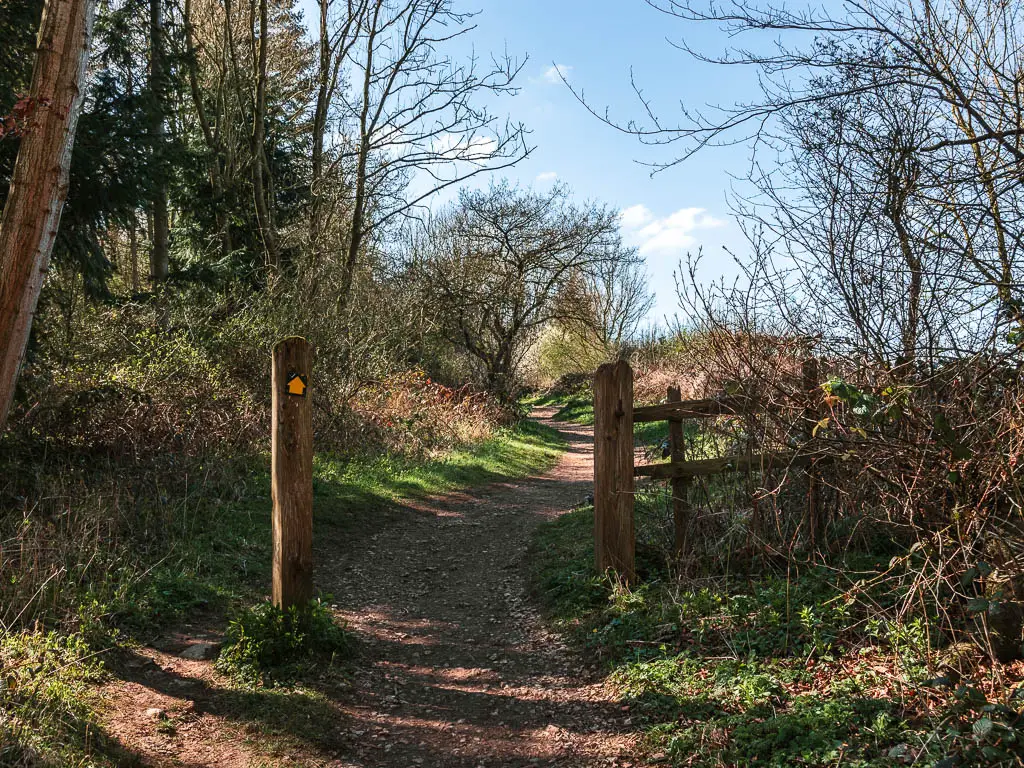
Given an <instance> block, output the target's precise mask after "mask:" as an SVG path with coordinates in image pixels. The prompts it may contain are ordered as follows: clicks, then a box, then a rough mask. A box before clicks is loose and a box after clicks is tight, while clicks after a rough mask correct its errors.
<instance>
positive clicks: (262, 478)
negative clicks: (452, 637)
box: [0, 422, 562, 766]
mask: <svg viewBox="0 0 1024 768" xmlns="http://www.w3.org/2000/svg"><path fill="white" fill-rule="evenodd" d="M561 449H562V443H561V441H560V439H559V438H558V436H557V433H555V432H553V431H552V430H549V429H546V428H544V427H542V426H539V425H537V424H535V423H532V422H524V423H522V424H520V425H519V426H518V427H515V428H511V429H501V430H498V431H497V432H495V433H494V434H493V436H491V437H490V438H489V439H486V440H484V441H482V442H479V443H477V444H475V445H469V446H463V447H460V448H457V449H455V450H451V451H446V452H443V453H439V454H437V455H435V456H433V457H431V458H427V459H420V460H415V459H410V458H398V457H394V456H374V457H355V458H351V457H350V458H348V459H341V458H337V457H332V456H328V455H319V456H317V458H316V462H315V467H314V526H315V530H314V541H315V543H317V544H318V545H326V544H329V543H331V542H338V541H341V542H344V543H345V544H344V545H345V546H353V547H354V546H359V545H360V541H361V538H362V537H363V536H365V535H366V533H367V531H372V530H380V529H381V527H382V526H385V525H387V524H388V521H389V520H394V519H396V518H398V517H400V516H401V515H402V514H404V512H403V508H402V504H403V502H404V501H405V500H411V499H415V498H422V497H424V496H428V495H431V494H436V493H443V492H445V491H449V490H454V489H458V488H465V487H469V486H475V485H482V484H486V483H489V482H492V481H496V480H500V479H506V478H509V477H520V476H525V475H529V474H533V473H536V472H540V471H542V470H544V469H546V468H548V467H550V466H551V465H552V464H553V463H554V462H555V461H556V460H557V456H558V454H559V453H560V451H561ZM66 458H67V457H65V459H66ZM5 460H6V461H7V466H8V467H12V466H14V465H18V466H19V467H20V468H21V470H22V471H34V472H35V473H37V475H38V474H41V473H44V472H45V469H46V467H45V465H41V464H40V463H39V462H38V461H32V462H30V461H29V460H27V459H25V458H24V457H15V456H12V455H10V454H5ZM60 466H62V467H63V468H64V469H65V470H67V471H66V472H65V475H64V477H63V478H62V479H61V480H60V481H59V482H58V481H57V480H54V481H53V483H51V484H50V485H49V487H51V488H56V487H58V486H59V487H60V488H61V489H64V491H65V492H66V493H65V495H62V496H61V498H62V499H64V502H62V503H63V509H64V518H65V519H63V520H62V519H61V510H60V509H59V508H58V509H54V510H47V511H48V512H49V514H46V515H43V514H41V510H40V509H39V508H37V509H33V510H26V511H25V513H24V518H23V519H24V523H23V524H22V525H21V526H19V528H20V529H21V530H20V531H16V533H20V535H21V537H22V543H23V547H22V551H24V552H29V551H30V550H29V549H26V547H37V548H40V549H41V548H42V547H43V546H47V545H48V546H50V547H51V548H59V549H60V552H59V553H55V552H52V551H51V552H50V553H49V558H48V560H47V561H46V562H47V563H48V566H47V567H48V571H47V572H46V573H44V572H43V566H42V564H41V565H40V566H39V568H38V569H37V570H38V571H39V572H38V573H34V574H33V573H31V572H29V571H27V570H26V569H25V568H24V567H22V568H20V569H19V568H17V567H15V566H17V565H21V566H25V565H28V564H29V563H30V560H29V559H28V558H26V559H23V560H22V561H21V562H20V563H13V564H11V565H9V566H8V567H9V571H10V573H12V574H13V573H16V572H20V573H22V574H24V575H23V576H22V577H21V578H20V580H19V579H18V578H15V577H13V576H12V577H11V578H10V579H8V580H6V581H5V583H4V586H3V587H2V593H3V595H4V597H5V601H4V608H3V621H4V626H5V627H6V629H5V630H4V631H3V636H2V638H0V671H2V673H3V678H2V679H3V681H4V686H3V688H2V693H0V766H8V765H26V766H30V765H31V766H36V765H52V766H63V765H77V766H107V765H123V764H131V760H130V758H129V757H128V756H126V755H124V754H121V753H120V750H119V747H118V746H117V744H116V743H114V742H113V741H112V740H109V739H106V738H105V737H104V736H103V731H102V729H101V728H100V727H99V726H98V725H97V718H96V715H95V714H94V711H93V709H94V706H95V704H96V700H95V694H94V689H95V686H96V685H97V684H98V683H101V682H102V681H104V680H105V679H109V677H110V676H111V675H112V674H117V670H116V664H115V665H111V663H110V660H113V659H114V658H115V657H117V656H118V653H119V651H120V649H130V648H132V647H134V646H136V645H138V644H140V643H146V642H149V641H151V640H153V639H154V638H156V637H157V636H159V635H160V634H161V633H163V632H165V631H167V629H168V628H171V627H174V626H176V625H179V624H181V623H183V622H184V623H187V624H189V625H190V626H192V627H199V628H202V629H209V630H211V631H214V632H221V631H223V630H224V628H225V627H226V626H227V623H228V619H229V617H231V616H234V617H236V618H235V621H236V622H238V621H241V622H243V625H244V627H245V630H246V632H247V633H252V632H253V631H256V632H262V631H264V630H267V631H269V629H267V628H271V629H272V628H273V626H274V622H275V621H279V620H278V619H276V618H275V617H273V616H272V615H268V614H267V613H266V611H265V610H264V609H262V608H261V607H260V604H261V601H262V600H263V599H264V597H265V595H266V594H267V591H268V589H269V583H270V560H271V547H270V501H269V500H270V483H269V476H268V474H267V471H266V458H265V457H262V458H261V457H253V458H250V459H242V460H235V461H230V462H229V461H226V460H223V461H219V462H217V463H216V464H215V465H212V466H210V467H205V469H206V470H207V472H206V474H205V481H202V480H200V481H196V480H193V479H191V478H190V479H189V481H188V482H186V481H185V480H184V479H182V480H181V482H180V483H177V484H175V483H172V482H168V483H167V485H166V486H165V487H164V488H163V489H162V491H163V492H162V493H160V494H158V495H155V496H146V497H145V498H149V499H155V502H156V503H155V504H152V505H146V506H145V507H142V506H138V505H133V504H132V503H130V501H129V497H130V496H131V494H132V490H133V488H134V484H136V483H141V482H143V478H142V477H139V476H138V475H135V474H134V473H132V472H130V471H127V470H130V468H125V467H121V473H120V474H119V475H116V476H115V475H114V474H112V473H116V472H117V468H116V467H108V466H105V465H103V463H102V462H97V463H94V464H93V465H92V466H89V465H87V464H82V465H80V466H79V467H78V468H75V465H74V463H68V462H66V461H62V463H61V464H60ZM202 469H203V468H202V467H200V466H199V465H193V466H191V467H190V468H189V473H190V474H191V473H193V472H199V473H200V474H199V477H200V478H203V477H204V475H203V474H202ZM68 472H70V474H68ZM38 479H39V478H37V480H38ZM40 482H41V481H40ZM75 489H77V490H78V495H77V498H75V496H74V493H75ZM118 489H119V490H120V493H121V501H120V503H119V505H114V504H113V502H112V500H113V498H114V493H115V491H116V490H118ZM142 498H143V496H142V494H141V493H139V499H142ZM73 501H74V502H75V503H74V504H72V502H73ZM104 505H109V506H107V508H106V509H104ZM129 514H130V515H133V525H132V526H131V528H130V529H129V528H128V527H127V526H125V525H121V526H119V527H118V528H116V529H115V528H113V526H111V528H110V529H109V530H117V531H119V536H104V535H103V532H104V528H103V526H102V525H101V523H100V521H101V520H102V519H103V518H104V517H115V518H120V517H125V516H127V515H129ZM122 522H123V521H122ZM61 526H63V527H61ZM129 530H130V532H131V533H130V535H129V533H128V531H129ZM13 543H14V542H13V540H9V541H8V542H5V551H10V552H13V549H14V548H13V546H12V544H13ZM332 546H333V544H332ZM58 555H59V557H58ZM42 562H43V561H42V560H40V563H42ZM254 606H255V611H253V610H251V609H252V608H253V607H254ZM332 642H334V641H333V640H332ZM334 644H335V645H337V644H338V643H336V642H334ZM243 661H244V660H243ZM240 668H241V669H243V671H244V670H245V666H244V665H240ZM250 671H251V670H250ZM258 679H259V678H258V676H257V675H254V674H249V675H248V676H245V675H243V676H241V677H240V679H239V683H238V684H239V685H241V686H243V687H244V686H245V685H252V684H253V683H254V682H255V681H256V680H258ZM268 695H270V694H268ZM250 698H252V697H250ZM263 698H265V697H263V696H262V695H261V696H258V697H255V698H254V699H253V700H254V701H256V699H259V701H262V700H263ZM275 698H277V697H275V696H270V699H275ZM300 698H301V697H300ZM314 698H315V697H314ZM246 700H248V699H246ZM303 700H305V699H303ZM268 701H269V699H268ZM300 703H301V702H300ZM293 704H294V702H293Z"/></svg>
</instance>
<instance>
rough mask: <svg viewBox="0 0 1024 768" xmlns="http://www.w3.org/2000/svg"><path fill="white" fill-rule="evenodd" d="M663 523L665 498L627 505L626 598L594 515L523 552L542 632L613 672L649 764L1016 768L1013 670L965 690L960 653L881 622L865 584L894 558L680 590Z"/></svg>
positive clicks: (914, 627) (569, 518) (921, 633)
mask: <svg viewBox="0 0 1024 768" xmlns="http://www.w3.org/2000/svg"><path fill="white" fill-rule="evenodd" d="M666 515H667V511H666V504H665V500H664V498H662V499H661V500H659V499H657V498H656V497H647V498H646V499H645V501H643V502H642V503H639V504H638V505H637V527H638V530H639V531H640V534H639V539H640V541H639V542H638V570H639V571H640V575H641V582H640V583H639V584H638V585H637V586H635V587H633V588H632V589H627V588H623V587H621V586H616V585H614V584H612V583H610V582H609V581H607V580H605V579H602V578H600V577H598V576H597V575H596V574H595V573H594V571H593V565H592V563H593V543H592V531H593V509H592V508H591V507H584V508H580V509H577V510H575V511H574V512H572V513H570V514H568V515H565V516H564V517H562V518H560V519H559V520H556V521H553V522H551V523H547V524H545V525H544V526H542V528H541V529H540V531H539V532H538V535H537V537H536V539H535V541H534V544H533V549H532V562H533V588H534V590H535V593H536V594H537V596H538V597H539V599H540V600H541V602H542V604H543V606H544V608H545V611H546V614H547V616H548V619H549V620H550V621H551V622H552V623H553V624H554V625H555V626H557V627H558V628H560V629H561V631H562V632H564V633H565V634H566V635H567V636H568V637H570V638H571V639H572V641H573V642H574V643H576V644H577V645H578V646H580V647H581V648H582V649H583V650H584V652H585V654H586V655H587V656H588V657H589V658H590V659H591V660H593V661H594V662H595V663H597V664H600V665H601V666H603V667H604V668H605V669H607V671H608V674H609V676H610V677H609V679H610V682H611V683H612V684H613V685H614V686H615V687H616V688H617V690H618V691H619V693H620V695H621V697H622V701H623V704H624V705H626V706H629V707H630V709H631V712H632V713H633V714H634V715H635V717H636V719H637V722H639V723H640V724H641V725H642V727H643V729H644V732H645V738H644V742H643V750H644V756H645V757H646V759H648V760H649V761H650V762H651V764H664V763H668V764H672V765H678V766H706V767H709V768H710V767H711V766H737V765H738V766H748V765H749V766H757V765H765V766H776V767H777V768H784V767H786V766H794V765H804V766H860V767H862V768H868V767H869V766H870V767H871V768H882V767H883V766H893V765H920V766H937V767H938V766H942V768H950V767H952V766H1015V765H1020V764H1021V762H1020V761H1021V759H1022V757H1024V729H1022V723H1024V720H1022V703H1021V701H1020V698H1019V695H1018V694H1019V692H1020V691H1022V690H1024V688H1020V687H1018V686H1019V684H1020V678H1021V672H1022V670H1021V669H1019V668H1016V667H1014V668H1007V669H1005V670H1004V674H1008V675H1010V676H1013V677H1015V679H1016V680H1017V683H1013V681H1008V680H1005V679H1004V680H1003V681H1002V684H1001V685H996V684H993V682H992V681H991V680H989V681H988V682H987V683H986V682H985V681H982V680H980V679H976V680H973V681H971V680H968V679H966V678H963V679H961V678H960V676H959V669H960V668H961V666H962V665H961V664H960V663H959V661H960V659H958V655H965V656H969V655H970V654H971V653H972V650H971V649H970V648H964V647H962V646H952V647H950V646H946V647H945V648H942V649H940V648H939V646H941V645H942V641H941V639H940V638H937V637H934V636H930V635H929V627H928V626H927V625H926V624H925V623H923V622H921V621H919V620H911V621H908V622H906V623H898V622H890V621H886V620H883V619H880V618H878V615H879V614H877V613H876V612H875V610H873V609H872V604H874V605H876V606H877V605H879V604H880V603H879V601H884V600H886V599H891V598H890V597H887V595H886V593H885V591H884V590H878V591H877V592H872V590H871V589H870V587H868V586H865V585H870V584H871V583H872V579H874V578H877V577H878V576H879V575H880V574H881V573H883V572H885V571H886V570H887V569H888V567H889V563H888V561H884V560H883V561H878V560H873V559H871V558H867V557H862V558H860V559H857V560H855V559H851V560H849V561H847V562H843V563H838V562H836V563H831V564H830V565H829V566H828V567H825V566H806V567H802V568H798V569H797V568H794V569H790V570H789V571H788V572H787V570H785V569H781V570H773V569H770V568H768V569H765V570H763V571H762V572H760V573H756V574H736V575H733V576H729V575H723V576H720V577H717V578H707V579H701V580H690V581H687V580H677V579H674V578H671V577H670V575H669V573H668V572H667V569H666V567H665V562H666V561H665V559H664V556H663V553H661V552H660V551H659V550H658V548H657V546H656V545H655V543H654V538H656V536H657V533H656V532H657V531H659V530H662V529H663V528H664V522H665V517H666ZM963 666H966V665H963Z"/></svg>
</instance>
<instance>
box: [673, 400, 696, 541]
mask: <svg viewBox="0 0 1024 768" xmlns="http://www.w3.org/2000/svg"><path fill="white" fill-rule="evenodd" d="M682 399H683V397H682V393H681V392H680V391H679V387H669V388H668V402H670V403H679V402H682ZM685 439H686V438H685V435H684V434H683V422H682V419H678V418H674V419H669V422H668V452H669V459H670V460H671V461H673V462H681V461H685V460H686V442H685ZM671 488H672V518H673V522H674V525H675V554H676V557H677V558H679V559H680V560H682V559H683V558H685V557H686V556H687V555H689V552H690V522H691V521H690V504H689V490H690V480H689V479H688V478H683V477H673V478H672V481H671Z"/></svg>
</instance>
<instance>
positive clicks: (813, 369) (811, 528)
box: [802, 357, 822, 552]
mask: <svg viewBox="0 0 1024 768" xmlns="http://www.w3.org/2000/svg"><path fill="white" fill-rule="evenodd" d="M802 372H803V388H804V392H805V394H806V396H807V407H806V409H805V410H804V429H805V435H804V437H805V440H806V443H807V444H809V443H810V441H811V439H812V438H813V437H814V428H815V426H816V425H817V423H818V419H819V412H820V407H819V403H820V398H819V397H818V385H819V382H818V359H817V358H816V357H809V358H807V359H806V360H804V362H803V366H802ZM820 483H821V480H820V478H819V476H818V470H817V468H816V467H815V466H814V462H812V463H811V464H809V465H808V466H807V533H808V536H809V538H810V542H811V551H812V552H813V551H816V550H817V548H818V539H819V538H820V537H821V523H822V520H821V501H820Z"/></svg>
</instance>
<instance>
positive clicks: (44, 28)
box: [0, 0, 96, 429]
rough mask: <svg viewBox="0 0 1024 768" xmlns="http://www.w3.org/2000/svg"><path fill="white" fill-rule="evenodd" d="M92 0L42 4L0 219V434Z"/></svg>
mask: <svg viewBox="0 0 1024 768" xmlns="http://www.w3.org/2000/svg"><path fill="white" fill-rule="evenodd" d="M95 9H96V3H95V0H47V3H46V7H45V8H44V10H43V17H42V21H41V23H40V28H39V37H38V47H37V51H36V63H35V70H34V72H33V73H32V86H31V89H30V91H29V97H30V98H31V99H32V104H34V105H35V112H34V113H33V115H32V122H31V130H30V131H28V132H26V134H25V136H24V137H22V139H21V146H20V147H19V149H18V159H17V161H16V163H15V166H14V173H13V175H12V177H11V186H10V192H9V194H8V197H7V204H6V205H5V206H4V212H3V217H2V218H0V429H2V428H3V427H4V425H5V424H6V422H7V416H8V414H9V413H10V410H11V402H12V401H13V399H14V388H15V385H16V384H17V381H18V372H19V370H20V368H21V362H22V360H23V359H24V356H25V348H26V346H27V345H28V337H29V332H30V331H31V330H32V318H33V316H34V315H35V311H36V304H37V303H38V301H39V292H40V290H41V289H42V287H43V280H44V279H45V276H46V271H47V269H48V267H49V263H50V254H51V252H52V250H53V243H54V240H55V239H56V237H57V227H58V225H59V224H60V214H61V210H62V209H63V207H64V199H65V198H66V197H67V191H68V169H69V168H70V166H71V150H72V147H73V146H74V141H75V128H76V127H77V125H78V116H79V113H80V112H81V109H82V97H83V95H84V89H85V72H86V67H87V66H88V63H89V46H90V44H91V41H92V20H93V15H94V12H95Z"/></svg>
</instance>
